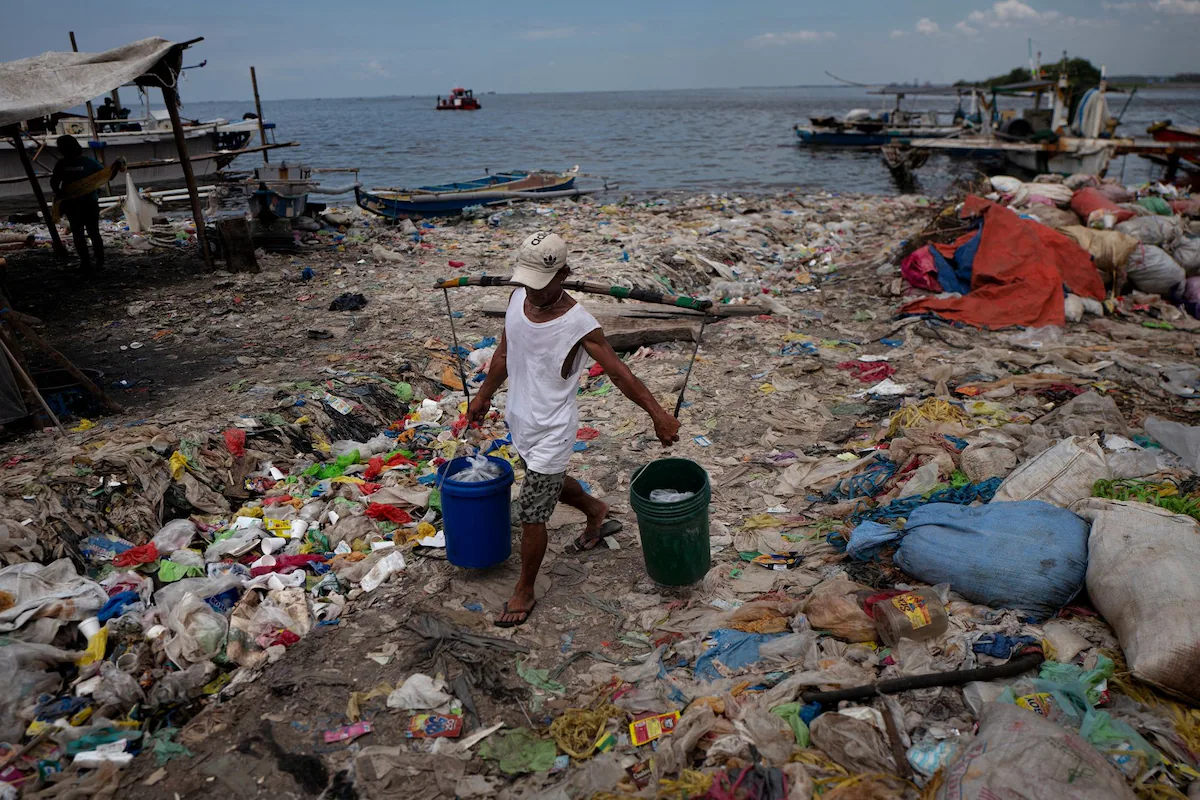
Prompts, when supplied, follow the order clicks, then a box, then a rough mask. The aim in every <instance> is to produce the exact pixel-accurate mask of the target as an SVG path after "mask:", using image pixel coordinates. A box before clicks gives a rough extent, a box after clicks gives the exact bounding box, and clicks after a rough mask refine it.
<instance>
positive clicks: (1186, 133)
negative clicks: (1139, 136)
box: [1146, 120, 1200, 164]
mask: <svg viewBox="0 0 1200 800" xmlns="http://www.w3.org/2000/svg"><path fill="white" fill-rule="evenodd" d="M1146 133H1149V134H1150V135H1151V136H1153V137H1154V138H1155V140H1157V141H1160V142H1186V143H1188V144H1200V128H1185V127H1184V126H1182V125H1175V124H1173V123H1172V122H1171V120H1165V121H1163V122H1155V123H1154V124H1153V125H1151V126H1150V127H1149V128H1147V129H1146ZM1184 158H1185V159H1187V160H1188V161H1191V162H1193V163H1196V164H1200V154H1197V153H1191V154H1189V155H1185V156H1184Z"/></svg>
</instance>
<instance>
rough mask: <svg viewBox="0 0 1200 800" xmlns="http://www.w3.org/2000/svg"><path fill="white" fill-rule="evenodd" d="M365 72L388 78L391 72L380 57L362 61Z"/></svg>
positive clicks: (374, 76)
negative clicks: (381, 61)
mask: <svg viewBox="0 0 1200 800" xmlns="http://www.w3.org/2000/svg"><path fill="white" fill-rule="evenodd" d="M362 68H363V72H365V73H367V75H369V76H371V77H372V78H388V77H391V74H390V73H389V72H388V71H387V67H385V66H383V64H381V63H380V62H379V59H377V58H372V59H371V60H369V61H364V62H363V63H362Z"/></svg>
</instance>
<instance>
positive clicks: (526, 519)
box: [516, 469, 567, 525]
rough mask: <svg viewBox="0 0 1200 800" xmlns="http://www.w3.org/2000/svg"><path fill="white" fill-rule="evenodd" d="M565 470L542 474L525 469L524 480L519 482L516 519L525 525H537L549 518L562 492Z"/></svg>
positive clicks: (565, 477) (565, 475)
mask: <svg viewBox="0 0 1200 800" xmlns="http://www.w3.org/2000/svg"><path fill="white" fill-rule="evenodd" d="M566 479H567V473H566V472H558V473H555V474H553V475H543V474H542V473H540V472H534V471H533V470H531V469H526V470H525V482H524V483H522V484H521V496H520V497H519V498H518V499H517V515H516V516H517V520H518V521H519V522H521V523H524V524H527V525H537V524H539V523H546V522H548V521H549V520H550V515H551V514H553V513H554V506H555V505H557V504H558V496H559V495H560V494H562V487H563V481H565V480H566Z"/></svg>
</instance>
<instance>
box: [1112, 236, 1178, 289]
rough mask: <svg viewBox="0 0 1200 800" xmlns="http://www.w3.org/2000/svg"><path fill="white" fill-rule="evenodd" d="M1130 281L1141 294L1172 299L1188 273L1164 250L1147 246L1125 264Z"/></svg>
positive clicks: (1135, 251)
mask: <svg viewBox="0 0 1200 800" xmlns="http://www.w3.org/2000/svg"><path fill="white" fill-rule="evenodd" d="M1125 272H1126V274H1128V275H1129V280H1130V282H1131V283H1132V284H1133V286H1134V288H1136V289H1137V290H1138V291H1139V292H1146V293H1147V294H1157V295H1162V296H1163V297H1167V298H1169V297H1171V296H1172V295H1173V294H1174V293H1175V292H1176V290H1177V289H1178V288H1179V286H1180V284H1182V283H1183V282H1184V281H1185V280H1187V273H1185V272H1184V271H1183V267H1181V266H1179V265H1178V264H1177V263H1175V259H1173V258H1171V256H1170V255H1169V254H1168V253H1167V252H1166V251H1165V250H1163V249H1162V248H1160V247H1155V246H1154V245H1152V244H1145V245H1142V246H1141V247H1139V248H1137V249H1136V250H1134V251H1133V254H1132V255H1130V256H1129V261H1127V262H1126V264H1125Z"/></svg>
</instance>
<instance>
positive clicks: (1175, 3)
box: [1104, 0, 1200, 14]
mask: <svg viewBox="0 0 1200 800" xmlns="http://www.w3.org/2000/svg"><path fill="white" fill-rule="evenodd" d="M1104 9H1105V10H1106V11H1141V10H1147V11H1155V12H1158V13H1160V14H1200V0H1142V2H1120V3H1104Z"/></svg>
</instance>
